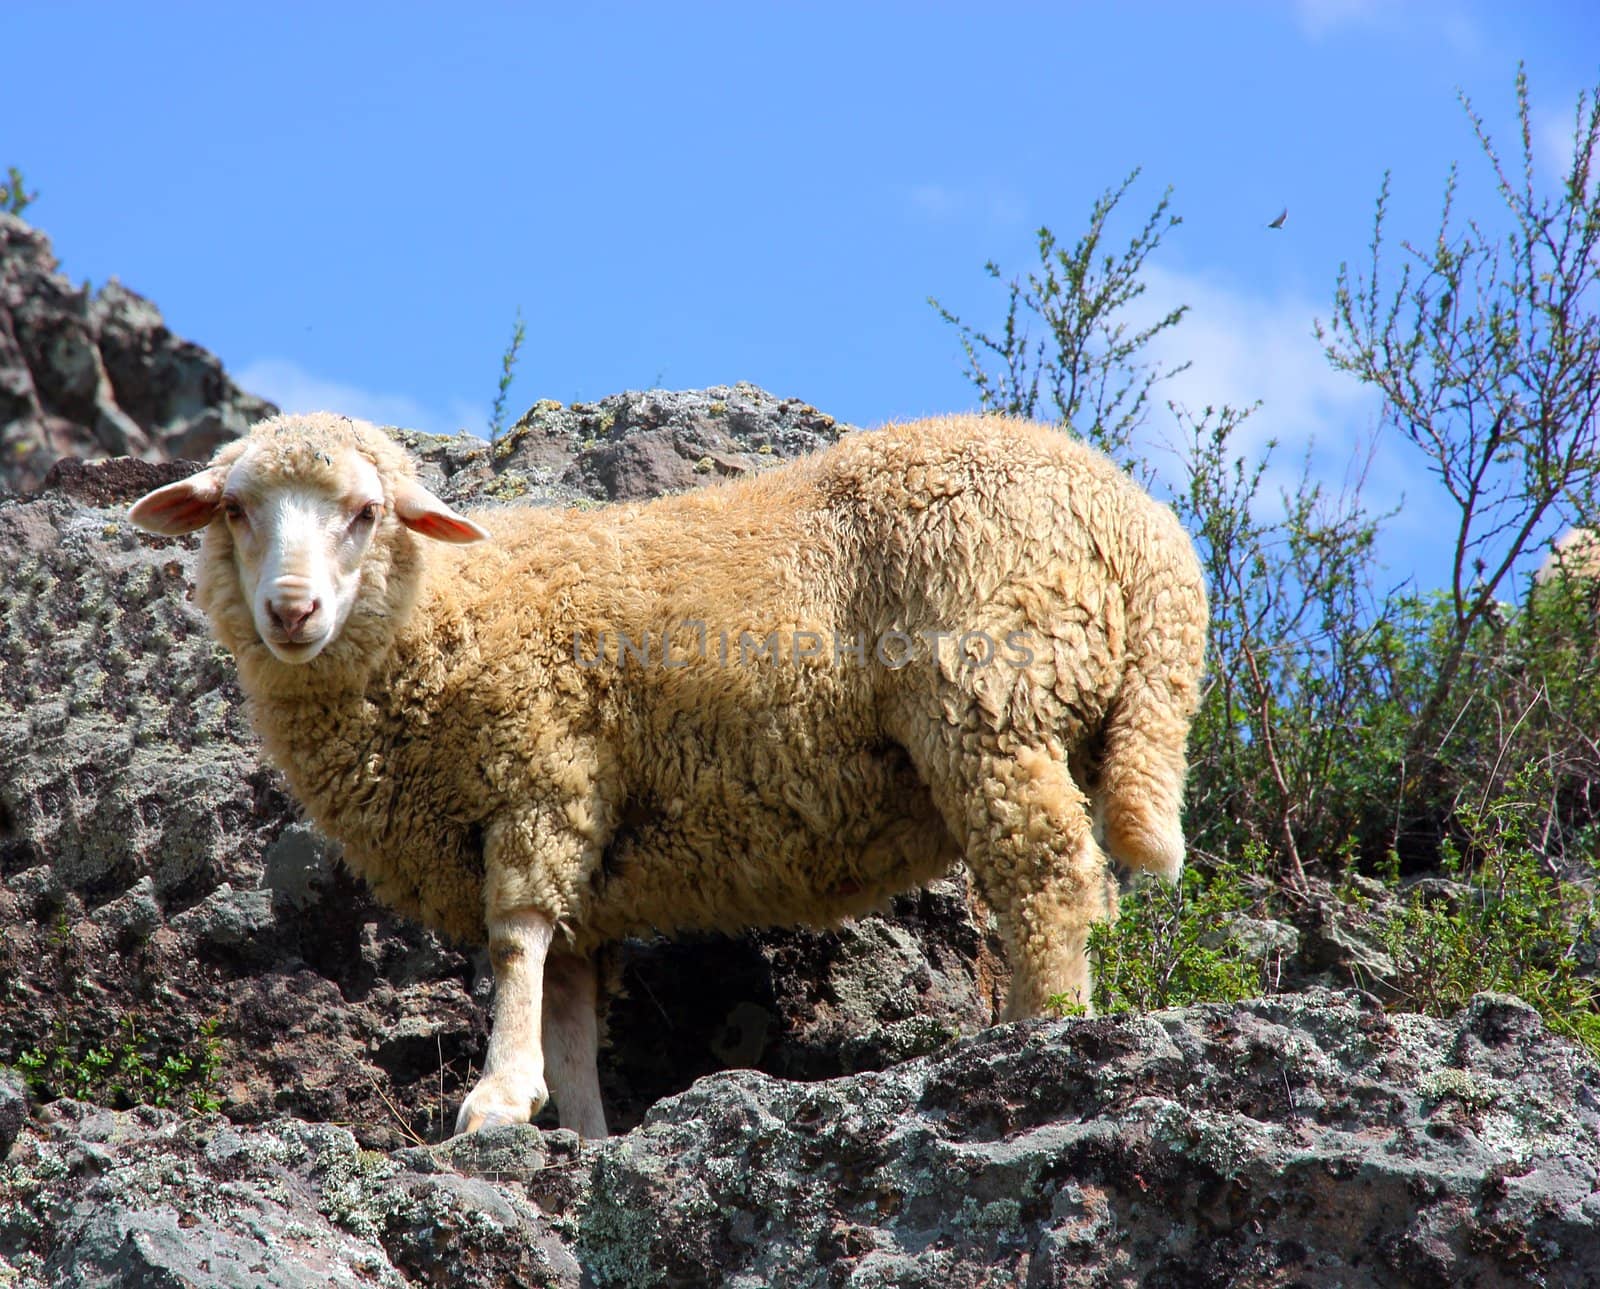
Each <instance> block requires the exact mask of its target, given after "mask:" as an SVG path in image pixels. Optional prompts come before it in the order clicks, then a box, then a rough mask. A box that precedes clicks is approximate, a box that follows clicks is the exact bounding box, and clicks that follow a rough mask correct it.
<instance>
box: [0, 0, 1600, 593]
mask: <svg viewBox="0 0 1600 1289" xmlns="http://www.w3.org/2000/svg"><path fill="white" fill-rule="evenodd" d="M0 48H4V49H5V50H6V51H7V56H6V58H5V65H6V77H7V97H8V102H9V103H10V104H12V105H13V106H11V107H10V108H9V109H8V111H7V112H6V114H5V119H4V123H3V124H0V165H5V164H11V163H15V164H18V165H20V166H21V167H22V168H23V170H24V171H25V173H26V175H27V176H28V179H29V181H30V185H31V186H32V187H34V188H37V189H38V190H39V191H40V193H41V194H42V195H41V198H40V200H39V201H38V203H37V204H36V205H35V206H34V207H33V208H32V209H31V210H30V211H29V218H31V219H33V220H35V222H37V224H38V225H39V226H40V227H41V228H43V229H45V230H46V231H47V232H48V233H49V234H50V235H51V236H52V238H53V239H54V241H55V245H56V251H57V254H58V256H59V257H60V259H61V261H62V267H63V269H64V271H65V272H67V273H68V274H69V275H71V276H72V277H74V278H75V279H79V280H82V279H89V280H91V281H92V282H94V283H96V284H98V283H100V282H103V281H104V280H105V279H106V278H107V277H109V276H111V275H113V274H114V275H116V276H118V277H120V278H121V280H122V281H123V282H124V283H126V284H127V285H128V286H130V287H132V288H134V289H135V290H138V291H141V292H143V293H145V294H147V295H148V296H150V297H151V298H152V299H153V300H154V301H155V302H156V303H157V304H158V305H159V306H160V307H161V309H162V310H163V312H164V313H165V315H166V318H167V321H168V323H169V324H170V325H171V326H172V328H173V329H174V330H175V331H176V332H178V333H179V334H180V335H184V336H187V337H190V338H192V339H194V340H197V341H199V342H200V343H202V344H204V345H206V346H207V347H209V348H211V349H213V350H215V351H216V352H217V353H218V354H220V355H221V356H222V358H223V359H224V361H225V362H226V363H227V364H228V366H229V368H230V369H231V370H232V371H233V372H234V373H235V374H236V376H237V377H238V378H239V379H240V380H241V383H243V384H245V385H246V386H247V387H248V388H251V389H253V390H254V391H255V392H258V393H260V394H263V395H265V396H267V397H270V398H273V399H275V400H278V401H280V402H283V403H284V404H285V405H286V406H289V407H290V408H292V409H296V410H299V409H305V408H309V407H311V406H318V405H321V406H331V407H334V408H336V409H337V410H342V411H347V412H351V413H354V414H360V415H368V416H373V417H375V418H378V419H383V420H389V421H395V422H400V423H405V424H409V425H413V426H416V427H419V428H425V429H432V430H453V429H456V428H460V427H465V428H468V429H472V430H475V431H478V432H482V430H483V429H484V427H485V424H486V422H487V418H488V415H489V406H490V403H491V400H492V399H493V396H494V391H495V381H496V377H497V375H498V362H499V356H500V353H501V351H502V349H503V348H504V345H505V342H506V340H507V337H508V335H509V332H510V329H511V326H512V320H513V316H514V314H515V311H516V310H517V309H518V308H519V307H520V308H521V310H522V312H523V315H524V317H525V319H526V324H527V341H526V343H525V345H524V349H523V356H522V361H521V364H520V367H519V373H518V380H517V383H516V385H515V387H514V388H513V391H512V395H511V402H512V404H514V405H515V407H516V408H517V409H518V410H520V409H521V408H522V407H525V406H526V405H527V404H529V403H531V402H532V401H534V400H535V399H537V398H557V399H561V400H572V399H578V398H584V399H592V398H598V397H600V396H602V395H604V394H608V393H613V392H617V391H619V390H622V389H626V388H640V387H645V386H650V385H656V384H663V385H667V386H670V387H675V388H687V387H692V386H701V385H709V384H718V383H728V382H732V381H735V380H750V381H754V382H756V383H757V384H760V385H763V386H764V387H766V388H767V389H769V390H771V391H773V392H774V393H776V394H779V395H784V396H794V397H799V398H803V399H805V400H807V401H809V402H812V403H814V404H816V405H817V406H819V407H821V408H822V409H824V410H825V411H828V412H831V413H832V414H834V415H836V416H838V417H840V418H841V419H844V420H848V421H852V422H855V423H858V424H863V425H870V424H874V423H877V422H881V421H883V420H886V419H890V418H898V417H906V416H913V415H918V414H922V413H929V412H938V411H946V410H954V409H958V408H962V407H967V406H970V405H972V403H973V402H974V395H973V392H972V390H971V387H970V386H969V385H968V384H967V382H966V380H965V378H964V377H963V375H962V361H961V355H960V350H959V347H958V345H957V343H956V337H955V335H954V333H953V332H952V331H951V330H950V329H949V328H948V327H947V326H945V325H944V324H943V323H941V322H940V321H939V320H938V318H937V317H936V315H935V314H934V312H933V310H932V309H930V308H929V306H928V304H927V303H926V297H928V296H929V295H937V296H938V297H939V298H940V299H941V300H942V301H944V302H945V303H946V304H948V305H950V306H951V307H953V308H954V309H955V310H956V311H957V312H958V313H961V314H962V315H963V316H967V317H970V318H971V319H972V320H973V321H975V322H980V323H983V322H989V321H992V320H994V319H996V318H997V316H998V313H999V309H1000V307H1001V304H1002V301H1001V297H1000V294H999V292H998V290H997V289H996V288H995V286H994V284H992V283H990V282H989V281H988V280H987V279H986V278H985V277H984V275H983V272H982V265H983V263H984V261H985V260H987V259H990V258H993V259H995V260H997V261H998V262H999V263H1000V265H1001V267H1002V268H1004V269H1006V270H1007V271H1020V270H1022V269H1024V268H1026V267H1027V265H1028V263H1029V261H1030V258H1031V255H1032V247H1033V238H1034V230H1035V229H1036V228H1037V227H1038V226H1039V225H1040V224H1048V225H1049V226H1051V227H1052V228H1053V229H1055V230H1056V231H1057V233H1058V234H1060V235H1061V236H1062V238H1063V239H1071V238H1073V237H1075V236H1076V234H1077V233H1078V231H1079V230H1080V228H1081V225H1082V222H1083V219H1084V216H1085V214H1086V212H1087V210H1088V207H1089V204H1090V202H1091V201H1092V200H1093V198H1094V197H1095V195H1096V194H1098V193H1099V192H1100V191H1102V190H1103V189H1105V188H1106V187H1107V186H1109V185H1112V184H1114V183H1116V182H1118V181H1119V180H1120V179H1121V178H1122V177H1123V176H1124V175H1125V174H1126V173H1127V172H1128V171H1129V170H1130V169H1132V168H1133V167H1134V166H1140V167H1142V168H1143V178H1142V180H1141V182H1140V184H1139V185H1138V186H1137V187H1136V188H1135V189H1134V191H1133V193H1132V194H1131V196H1130V198H1129V205H1128V213H1129V214H1130V216H1132V215H1142V214H1143V213H1144V212H1145V211H1146V210H1148V208H1149V207H1150V205H1151V204H1153V203H1154V201H1155V200H1156V199H1157V197H1158V196H1159V194H1160V192H1161V190H1162V188H1163V187H1164V186H1166V185H1168V184H1171V185H1172V186H1173V188H1174V189H1175V195H1174V209H1175V210H1176V211H1177V212H1178V213H1180V214H1181V215H1182V216H1183V218H1184V224H1183V226H1182V227H1181V228H1179V229H1178V230H1176V231H1175V232H1174V233H1172V234H1171V235H1169V237H1168V240H1167V242H1166V244H1165V245H1164V246H1163V247H1162V249H1161V251H1160V252H1159V253H1158V255H1157V257H1156V259H1155V261H1154V262H1153V272H1152V275H1151V295H1150V299H1151V302H1152V303H1153V304H1155V303H1159V304H1176V303H1188V304H1189V305H1190V306H1191V307H1192V310H1193V312H1192V313H1191V315H1190V317H1189V318H1188V319H1187V320H1186V321H1185V322H1184V324H1183V325H1182V327H1181V328H1180V329H1179V330H1178V332H1177V333H1176V334H1175V336H1174V337H1173V339H1172V342H1171V347H1170V352H1171V356H1172V357H1174V358H1189V359H1192V360H1193V362H1194V364H1195V366H1194V368H1193V370H1192V371H1191V372H1190V373H1188V374H1187V375H1186V376H1184V377H1183V378H1182V379H1181V381H1179V382H1177V383H1175V386H1174V387H1173V388H1172V389H1170V390H1169V393H1172V394H1174V395H1176V396H1178V397H1180V398H1181V399H1183V400H1184V401H1185V402H1187V403H1189V404H1191V405H1194V406H1198V405H1200V404H1203V403H1205V402H1207V401H1221V400H1231V401H1233V402H1235V403H1241V402H1251V401H1255V400H1258V399H1259V400H1261V402H1262V403H1263V407H1262V411H1261V412H1260V413H1259V415H1258V416H1257V418H1256V419H1255V421H1254V422H1253V425H1252V428H1251V431H1250V434H1251V435H1252V436H1253V437H1252V440H1251V441H1252V442H1259V441H1261V440H1262V439H1264V438H1265V437H1267V436H1268V435H1271V436H1274V437H1276V438H1278V439H1279V440H1280V441H1282V443H1283V444H1284V445H1285V447H1284V448H1283V449H1281V450H1280V457H1281V459H1282V460H1283V461H1284V462H1285V466H1286V468H1287V466H1289V465H1292V464H1293V463H1294V461H1295V460H1296V459H1297V458H1298V455H1299V453H1300V451H1301V450H1302V448H1303V445H1304V444H1305V443H1307V442H1308V441H1311V440H1313V439H1314V440H1315V442H1316V444H1317V445H1318V447H1317V456H1316V458H1315V460H1316V461H1317V463H1318V469H1319V470H1324V471H1326V472H1327V473H1328V475H1329V477H1330V478H1333V477H1334V476H1335V475H1336V474H1337V472H1338V471H1340V470H1341V469H1342V463H1343V462H1345V461H1347V460H1348V459H1349V456H1350V454H1351V452H1352V451H1353V450H1354V449H1355V447H1356V445H1357V444H1358V443H1359V442H1360V441H1361V440H1362V439H1363V437H1364V436H1366V435H1368V434H1370V432H1371V430H1372V428H1373V425H1374V422H1375V408H1374V406H1373V403H1372V401H1371V399H1370V398H1369V397H1367V396H1366V394H1365V393H1364V391H1362V390H1360V389H1359V388H1356V387H1354V386H1352V385H1351V384H1350V383H1349V382H1348V381H1347V380H1346V379H1345V378H1341V377H1338V376H1337V375H1335V374H1334V373H1333V372H1331V371H1330V370H1329V369H1328V368H1327V366H1326V364H1325V363H1324V362H1323V360H1322V358H1321V356H1320V350H1319V348H1318V346H1317V344H1316V342H1315V340H1314V339H1313V338H1312V336H1311V328H1312V320H1313V318H1314V317H1316V316H1319V315H1320V316H1323V317H1326V316H1327V314H1328V311H1329V306H1330V301H1331V297H1332V290H1333V281H1334V275H1335V273H1336V271H1337V269H1338V266H1339V263H1340V261H1341V260H1343V259H1351V260H1359V259H1360V258H1361V257H1362V256H1363V255H1364V254H1365V249H1366V243H1367V241H1368V238H1369V237H1370V232H1371V216H1372V208H1373V201H1374V198H1375V196H1376V193H1377V190H1378V184H1379V182H1380V179H1381V177H1382V174H1383V172H1384V170H1385V169H1391V170H1393V171H1394V175H1395V178H1394V195H1393V200H1392V204H1391V220H1392V229H1393V231H1394V233H1395V234H1409V235H1411V236H1414V237H1418V238H1426V237H1428V236H1430V234H1431V233H1432V231H1433V229H1434V228H1435V226H1436V222H1437V216H1438V209H1439V200H1440V193H1441V186H1442V182H1443V178H1444V175H1445V171H1446V167H1447V166H1448V164H1449V162H1450V161H1451V160H1452V159H1459V160H1461V161H1462V162H1463V164H1464V174H1465V181H1464V183H1463V193H1462V199H1461V204H1462V209H1463V210H1466V211H1469V212H1470V211H1472V210H1474V209H1475V208H1480V207H1481V208H1487V206H1488V201H1487V200H1486V198H1487V194H1486V191H1485V185H1484V183H1483V175H1482V171H1481V168H1477V167H1475V166H1474V164H1473V163H1474V161H1475V160H1476V150H1475V145H1474V143H1473V141H1472V136H1471V133H1470V130H1469V127H1468V124H1467V122H1466V119H1465V117H1464V115H1463V113H1462V111H1461V108H1460V106H1459V105H1458V103H1457V101H1456V91H1457V89H1458V88H1459V89H1462V90H1465V91H1466V92H1467V93H1468V94H1469V95H1470V96H1471V97H1472V99H1473V101H1474V103H1475V105H1476V106H1477V108H1478V109H1479V110H1480V112H1482V113H1483V115H1484V116H1485V117H1486V118H1487V120H1488V122H1489V124H1490V126H1491V128H1492V129H1494V130H1495V131H1496V132H1497V133H1498V134H1499V135H1500V136H1502V137H1503V139H1504V141H1505V142H1506V144H1507V145H1508V147H1509V145H1510V144H1511V142H1512V134H1511V131H1510V127H1511V125H1512V123H1513V120H1514V118H1513V115H1512V113H1513V106H1514V101H1513V94H1512V85H1513V77H1514V74H1515V69H1516V62H1517V60H1518V59H1519V58H1522V59H1524V60H1526V62H1527V66H1528V71H1529V75H1530V78H1531V82H1532V87H1533V104H1534V115H1535V127H1536V135H1537V147H1538V149H1539V151H1540V156H1541V160H1543V161H1544V162H1545V163H1546V165H1547V166H1548V167H1549V171H1548V172H1553V170H1554V168H1555V166H1557V165H1559V164H1560V163H1561V161H1562V159H1563V147H1564V146H1565V141H1566V140H1567V139H1570V133H1571V128H1570V127H1571V114H1572V109H1573V105H1574V103H1575V101H1576V97H1577V94H1578V91H1579V90H1580V89H1583V88H1587V87H1591V86H1592V85H1593V84H1594V83H1595V81H1596V80H1597V79H1600V77H1597V74H1596V73H1597V70H1600V5H1595V4H1592V3H1587V2H1584V0H1574V2H1573V3H1567V4H1557V3H1528V4H1499V3H1474V2H1472V0H1461V2H1459V3H1444V2H1439V3H1435V2H1433V0H1417V2H1415V3H1398V2H1393V3H1377V2H1368V0H1298V2H1289V0H1285V2H1284V3H1278V4H1266V3H1259V4H1245V3H1237V4H1221V3H1194V2H1193V0H1191V2H1190V3H1170V4H1168V3H1147V4H1137V5H1135V4H1128V5H1110V4H1103V5H1084V4H1027V5H1024V4H1002V3H995V4H982V5H979V4H974V3H965V4H955V3H948V4H941V3H920V4H872V3H865V2H862V0H858V2H857V3H855V4H849V5H835V4H821V3H819V4H767V3H757V2H755V0H745V2H744V3H741V4H726V5H724V4H677V5H666V4H655V5H646V4H636V5H585V6H576V5H570V6H562V7H561V8H559V9H557V8H554V7H550V8H546V7H543V6H532V5H522V6H511V5H490V4H466V3H462V4H456V5H451V6H444V5H416V4H405V3H390V4H385V5H381V6H380V5H372V4H359V3H336V4H323V5H316V6H312V5H308V4H298V3H276V4H272V5H266V4H205V5H202V4H199V3H195V4H154V3H152V4H141V5H126V4H119V5H115V6H113V5H110V4H97V3H87V2H79V3H68V2H57V3H48V4H46V3H36V2H34V0H7V3H5V4H4V5H3V7H0ZM1284 206H1287V207H1288V208H1289V219H1288V222H1287V225H1286V227H1285V228H1284V229H1283V231H1282V232H1269V231H1267V230H1266V229H1265V227H1264V225H1265V224H1266V222H1267V221H1268V220H1270V219H1271V218H1272V217H1273V216H1274V215H1276V214H1277V213H1278V211H1279V210H1280V209H1281V208H1283V207H1284ZM1162 428H1163V427H1162V426H1160V425H1157V424H1154V423H1153V424H1152V432H1153V433H1155V434H1160V433H1161V431H1162ZM1418 469H1419V467H1418V463H1417V462H1416V461H1414V460H1412V459H1409V458H1407V457H1405V456H1404V454H1403V453H1400V452H1399V451H1398V450H1395V451H1392V452H1391V451H1390V450H1389V449H1382V450H1380V454H1379V458H1378V461H1377V463H1376V465H1375V469H1374V475H1373V487H1374V489H1375V491H1376V492H1378V493H1380V494H1381V497H1382V499H1398V498H1399V497H1400V495H1401V491H1402V490H1403V491H1404V492H1405V495H1406V498H1407V502H1406V507H1405V510H1404V511H1403V512H1402V514H1401V516H1400V517H1399V518H1398V519H1397V521H1396V531H1397V533H1398V534H1399V540H1398V541H1397V544H1396V545H1395V547H1394V549H1395V550H1396V551H1397V552H1400V553H1399V554H1398V555H1397V556H1396V558H1395V560H1394V561H1393V562H1395V563H1397V564H1399V565H1401V566H1402V571H1405V569H1404V567H1403V566H1404V565H1405V563H1406V561H1407V559H1408V558H1410V556H1409V555H1407V554H1406V553H1405V552H1406V551H1408V550H1409V545H1408V543H1407V541H1406V540H1405V536H1406V533H1407V531H1408V526H1409V530H1410V531H1413V532H1414V533H1416V534H1418V535H1424V534H1426V533H1427V532H1428V531H1429V529H1430V528H1431V526H1432V524H1433V522H1434V520H1435V519H1436V515H1435V514H1434V512H1433V511H1432V509H1431V508H1430V505H1429V503H1428V502H1427V499H1426V498H1427V485H1426V482H1425V477H1424V476H1423V475H1421V474H1420V473H1419V472H1418ZM1419 558H1420V557H1419Z"/></svg>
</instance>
